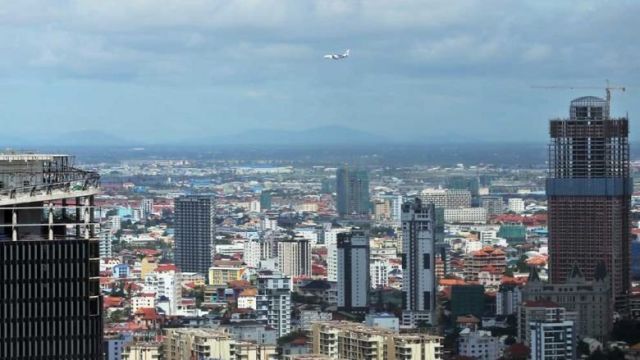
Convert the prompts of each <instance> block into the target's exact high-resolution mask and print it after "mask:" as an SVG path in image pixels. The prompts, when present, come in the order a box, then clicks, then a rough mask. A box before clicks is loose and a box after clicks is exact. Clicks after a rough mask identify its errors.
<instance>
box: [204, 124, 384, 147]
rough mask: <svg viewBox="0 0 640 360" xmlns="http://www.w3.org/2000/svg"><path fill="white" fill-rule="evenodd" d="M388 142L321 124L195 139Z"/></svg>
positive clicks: (218, 142)
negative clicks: (311, 127)
mask: <svg viewBox="0 0 640 360" xmlns="http://www.w3.org/2000/svg"><path fill="white" fill-rule="evenodd" d="M380 142H389V140H387V139H385V138H384V137H382V136H379V135H374V134H371V133H369V132H366V131H361V130H356V129H352V128H348V127H341V126H323V127H317V128H313V129H306V130H274V129H255V130H247V131H243V132H240V133H238V134H236V135H232V136H215V137H212V138H210V139H208V138H203V139H201V141H197V143H200V144H211V145H236V144H251V145H321V144H363V143H380Z"/></svg>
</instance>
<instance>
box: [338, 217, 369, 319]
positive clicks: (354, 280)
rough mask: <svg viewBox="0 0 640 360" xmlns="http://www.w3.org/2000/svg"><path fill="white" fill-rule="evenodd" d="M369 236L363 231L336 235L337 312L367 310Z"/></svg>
mask: <svg viewBox="0 0 640 360" xmlns="http://www.w3.org/2000/svg"><path fill="white" fill-rule="evenodd" d="M369 288H370V278H369V236H368V235H367V233H366V232H365V231H364V230H355V229H354V230H351V232H348V233H341V234H338V310H342V311H348V312H366V311H367V310H368V309H369V301H368V300H369Z"/></svg>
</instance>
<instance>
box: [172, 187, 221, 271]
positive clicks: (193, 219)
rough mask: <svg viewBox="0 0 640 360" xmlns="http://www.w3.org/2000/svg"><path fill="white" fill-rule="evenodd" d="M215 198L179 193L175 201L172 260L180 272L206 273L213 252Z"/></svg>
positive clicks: (211, 261)
mask: <svg viewBox="0 0 640 360" xmlns="http://www.w3.org/2000/svg"><path fill="white" fill-rule="evenodd" d="M215 211H216V209H215V199H214V198H213V197H212V196H208V195H188V196H181V197H179V198H177V199H176V201H175V247H176V249H175V263H176V266H178V268H179V269H180V271H182V272H197V273H200V274H205V275H206V274H207V273H208V272H209V268H210V267H211V265H212V263H213V256H214V254H215V245H214V241H215V232H216V227H215Z"/></svg>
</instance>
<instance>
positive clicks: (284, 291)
mask: <svg viewBox="0 0 640 360" xmlns="http://www.w3.org/2000/svg"><path fill="white" fill-rule="evenodd" d="M292 288H293V285H292V283H291V277H290V276H286V275H282V274H276V273H270V272H263V273H260V274H258V298H257V299H256V303H257V310H256V311H257V313H258V316H259V319H260V320H263V321H266V323H267V324H269V325H271V326H273V327H274V328H275V329H276V330H277V331H278V337H281V336H284V335H287V334H288V333H290V332H291V290H292Z"/></svg>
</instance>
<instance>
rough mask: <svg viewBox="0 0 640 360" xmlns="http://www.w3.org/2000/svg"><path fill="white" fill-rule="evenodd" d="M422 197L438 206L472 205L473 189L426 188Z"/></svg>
mask: <svg viewBox="0 0 640 360" xmlns="http://www.w3.org/2000/svg"><path fill="white" fill-rule="evenodd" d="M420 198H421V199H422V201H423V202H424V203H425V204H434V205H435V206H436V207H437V208H443V209H457V208H469V207H471V191H469V190H461V189H424V190H422V192H421V193H420Z"/></svg>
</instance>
